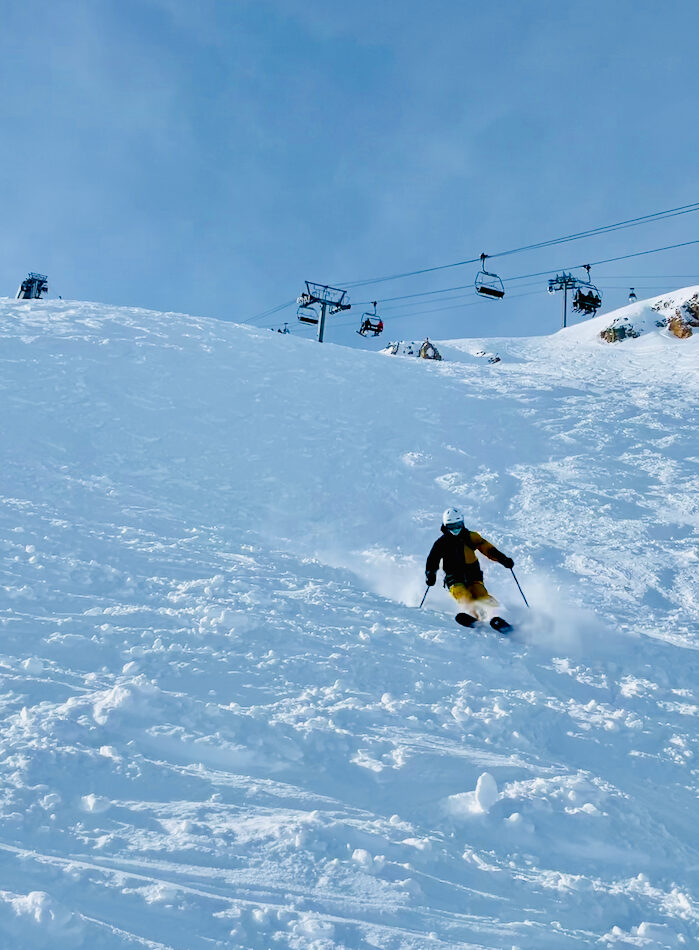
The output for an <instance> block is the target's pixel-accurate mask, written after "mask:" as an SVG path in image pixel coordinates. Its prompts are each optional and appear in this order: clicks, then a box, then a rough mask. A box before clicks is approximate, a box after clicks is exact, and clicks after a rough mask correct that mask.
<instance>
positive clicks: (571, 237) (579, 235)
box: [340, 201, 699, 288]
mask: <svg viewBox="0 0 699 950" xmlns="http://www.w3.org/2000/svg"><path fill="white" fill-rule="evenodd" d="M695 211H699V202H697V201H695V202H692V204H688V205H681V206H680V207H678V208H669V209H667V210H665V211H655V212H653V213H652V214H646V215H642V216H640V217H638V218H629V219H627V220H625V221H618V222H616V223H614V224H605V225H602V226H601V227H598V228H589V229H588V230H586V231H578V232H576V233H574V234H567V235H564V236H563V237H559V238H551V239H550V240H547V241H539V242H537V243H534V244H525V245H522V247H515V248H511V249H510V250H507V251H498V252H497V253H495V254H488V257H491V258H492V257H506V256H508V255H510V254H520V253H523V252H525V251H532V250H537V249H541V248H544V247H553V246H554V245H557V244H565V243H568V242H570V241H577V240H581V239H583V238H586V237H593V236H594V235H597V234H606V233H610V232H612V231H615V230H623V229H625V228H628V227H636V226H637V225H640V224H650V223H652V222H654V221H662V220H663V219H664V218H671V217H672V218H674V217H677V216H678V215H681V214H691V213H693V212H695ZM479 261H480V255H479V256H478V257H476V258H470V259H469V260H464V261H455V262H454V263H451V264H438V265H436V266H434V267H423V268H420V269H418V270H413V271H405V272H403V273H401V274H390V275H387V276H384V277H372V278H370V279H368V280H355V281H340V284H341V286H343V287H348V288H349V287H362V286H365V285H367V284H378V283H383V282H385V281H389V280H399V279H401V278H403V277H414V276H417V275H419V274H427V273H431V272H434V271H438V270H446V269H448V268H451V267H462V266H463V265H465V264H477V263H478V262H479Z"/></svg>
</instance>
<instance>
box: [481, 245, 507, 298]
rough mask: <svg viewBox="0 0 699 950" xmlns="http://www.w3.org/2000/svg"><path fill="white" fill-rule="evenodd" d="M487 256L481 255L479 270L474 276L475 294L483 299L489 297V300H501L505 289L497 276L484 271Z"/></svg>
mask: <svg viewBox="0 0 699 950" xmlns="http://www.w3.org/2000/svg"><path fill="white" fill-rule="evenodd" d="M487 257H488V255H487V254H481V269H480V270H479V271H478V273H477V274H476V281H475V286H476V293H478V294H482V295H483V296H484V297H490V299H491V300H502V298H503V297H504V296H505V288H504V286H503V283H502V281H501V280H500V278H499V277H498V275H497V274H493V273H491V272H490V271H487V270H486V269H485V261H486V258H487Z"/></svg>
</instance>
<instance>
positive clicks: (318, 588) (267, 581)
mask: <svg viewBox="0 0 699 950" xmlns="http://www.w3.org/2000/svg"><path fill="white" fill-rule="evenodd" d="M695 290H696V289H695V288H692V289H691V290H689V291H686V292H684V296H681V299H686V298H687V297H689V296H691V294H692V293H693V292H695ZM640 308H641V305H637V308H636V309H637V310H638V312H639V313H640V312H641V309H640ZM644 312H649V311H647V310H646V311H644ZM605 320H606V321H607V323H608V321H609V316H607V317H606V318H605V317H598V318H596V319H595V320H593V321H588V322H587V323H586V324H584V325H581V326H579V327H574V328H571V329H570V330H568V331H564V332H562V333H559V334H556V335H555V336H553V337H549V338H539V339H527V340H498V341H486V340H463V341H450V342H447V343H444V344H442V343H439V344H438V346H439V349H440V352H441V353H442V354H443V355H444V357H445V361H444V362H443V363H442V364H429V363H426V362H425V361H418V360H409V359H393V358H390V357H385V356H383V355H380V354H367V353H361V352H357V351H353V350H347V349H343V348H339V347H335V346H332V345H324V346H323V347H318V346H316V345H314V344H309V343H307V342H303V341H298V340H295V339H288V338H284V337H282V336H281V335H277V334H271V333H268V332H263V331H255V330H250V329H249V328H242V327H238V326H233V325H227V324H222V323H220V322H216V321H209V320H205V319H200V318H192V317H185V316H182V315H178V314H157V313H151V312H147V311H142V310H128V309H116V308H110V307H105V306H102V305H97V304H78V303H69V302H56V301H42V302H37V301H33V302H31V303H27V302H13V301H4V302H1V303H0V366H1V367H2V373H1V374H0V400H1V405H2V415H3V422H4V426H3V427H4V439H3V447H2V466H1V467H0V564H1V566H2V574H1V575H0V596H1V598H2V600H1V601H0V636H1V640H0V671H1V673H2V677H3V689H2V692H1V693H0V704H1V714H2V722H3V728H2V733H1V736H0V755H1V757H2V758H1V761H2V769H1V770H0V938H1V939H0V946H2V947H4V946H7V947H8V948H9V947H13V948H16V950H23V948H32V950H33V948H41V947H51V948H55V950H63V948H66V950H67V948H71V950H72V948H77V947H85V948H88V947H89V948H90V950H93V948H95V950H99V948H117V947H149V948H150V947H153V948H167V950H199V948H211V947H221V948H224V947H225V948H241V950H267V948H274V947H288V948H293V950H296V948H298V950H340V948H362V950H363V948H372V947H377V948H381V950H446V948H473V950H476V948H478V950H486V948H487V950H500V948H502V950H512V948H517V950H549V948H551V950H578V948H583V947H607V948H612V950H623V948H631V947H640V948H644V950H660V948H665V947H670V948H673V947H681V948H689V947H693V946H696V945H697V940H698V935H699V908H698V906H697V898H696V883H697V881H696V877H697V868H698V867H699V860H698V856H697V847H696V844H697V840H696V832H695V828H696V814H697V812H696V775H697V773H696V766H695V758H694V757H695V754H696V722H697V713H698V712H699V701H698V700H697V695H696V682H697V649H698V648H699V625H698V624H697V620H698V618H699V597H698V585H697V565H698V564H699V546H698V545H697V540H696V528H697V521H698V511H699V506H698V502H697V499H698V498H699V492H698V491H697V461H698V458H697V456H698V455H699V453H698V452H697V443H696V403H697V389H698V379H699V376H698V374H697V353H698V350H697V338H696V335H695V337H694V338H692V339H690V340H685V341H678V340H675V339H673V338H670V337H668V336H667V335H666V333H665V332H664V331H653V332H650V331H649V332H648V333H646V334H644V335H643V336H641V337H640V338H639V339H638V340H632V341H627V342H625V343H623V344H617V345H613V346H610V345H607V344H603V343H601V342H599V341H598V340H597V338H596V333H597V332H598V330H599V329H601V328H603V327H604V326H605V325H607V324H606V323H605V322H604V321H605ZM493 348H496V349H497V352H498V354H499V355H500V356H501V357H502V359H501V362H500V363H497V364H494V365H490V364H488V363H487V361H485V360H484V359H483V358H481V357H478V356H476V353H478V352H479V351H484V350H489V349H490V350H492V349H493ZM448 504H458V505H460V506H462V507H464V509H465V510H466V511H468V512H469V517H471V518H472V521H471V523H470V525H469V526H470V527H473V528H474V529H476V530H479V531H480V532H481V533H482V534H483V535H484V536H485V537H487V538H489V539H490V540H492V541H493V542H494V543H495V544H496V545H498V546H499V547H500V548H501V549H502V550H504V551H506V552H507V553H511V554H512V556H513V557H514V559H515V562H516V565H515V569H516V571H517V575H518V578H519V579H520V581H521V583H522V586H523V588H524V590H525V592H526V594H527V596H528V599H529V600H530V602H531V604H532V608H533V609H532V610H531V611H527V610H526V608H525V607H524V605H523V604H522V602H521V600H520V599H519V593H518V591H517V589H516V587H515V585H514V583H513V580H512V577H511V575H510V574H509V573H508V572H506V571H504V570H503V569H502V568H501V567H499V566H497V565H493V564H491V563H489V562H488V563H486V564H485V573H486V583H487V584H488V586H489V587H490V588H491V589H492V590H493V592H494V593H495V594H496V595H497V596H499V597H500V598H501V599H502V601H503V604H504V608H503V613H504V614H505V616H508V617H511V618H512V619H513V620H514V621H515V623H516V624H517V630H516V632H515V633H514V634H513V635H512V636H511V637H509V638H504V637H499V636H497V635H496V634H494V633H493V632H492V631H490V630H488V629H487V628H483V627H481V626H479V627H477V628H475V629H474V630H473V631H464V630H463V629H461V628H458V627H456V625H454V624H453V621H452V615H453V613H454V608H453V606H452V602H451V599H450V598H449V596H448V594H447V593H446V592H445V591H443V590H442V589H441V588H434V589H432V590H431V591H430V593H429V596H428V598H427V600H426V603H425V607H424V608H423V609H422V610H421V611H419V610H417V609H415V608H416V605H417V604H418V603H419V601H420V598H421V596H422V593H423V592H424V586H422V578H423V570H424V558H425V555H426V553H427V551H428V550H429V546H430V544H431V543H432V541H433V540H434V538H435V537H436V535H437V531H438V525H439V516H440V513H441V510H442V508H444V507H446V506H447V505H448Z"/></svg>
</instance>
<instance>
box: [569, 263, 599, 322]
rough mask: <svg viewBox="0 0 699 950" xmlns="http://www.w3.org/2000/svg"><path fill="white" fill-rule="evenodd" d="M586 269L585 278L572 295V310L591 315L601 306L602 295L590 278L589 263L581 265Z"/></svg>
mask: <svg viewBox="0 0 699 950" xmlns="http://www.w3.org/2000/svg"><path fill="white" fill-rule="evenodd" d="M583 269H584V270H586V271H587V280H586V281H585V282H584V283H582V282H581V284H580V286H579V287H578V288H577V290H576V291H575V295H574V297H573V310H577V312H578V313H585V314H591V315H592V316H593V317H594V315H595V314H596V313H597V311H598V310H599V308H600V307H601V306H602V295H601V294H600V292H599V290H598V289H597V288H596V287H595V285H594V284H593V283H592V281H591V280H590V265H589V264H585V265H584V267H583Z"/></svg>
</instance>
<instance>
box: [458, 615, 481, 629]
mask: <svg viewBox="0 0 699 950" xmlns="http://www.w3.org/2000/svg"><path fill="white" fill-rule="evenodd" d="M454 620H456V622H457V623H460V624H461V626H462V627H472V626H473V625H474V624H476V623H478V618H477V617H472V616H471V614H457V615H456V616H455V617H454Z"/></svg>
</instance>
